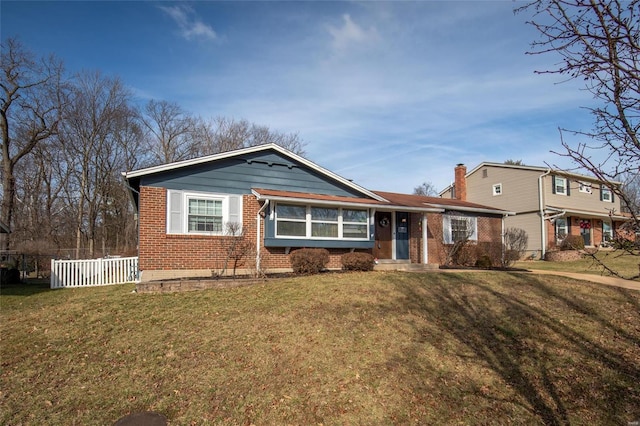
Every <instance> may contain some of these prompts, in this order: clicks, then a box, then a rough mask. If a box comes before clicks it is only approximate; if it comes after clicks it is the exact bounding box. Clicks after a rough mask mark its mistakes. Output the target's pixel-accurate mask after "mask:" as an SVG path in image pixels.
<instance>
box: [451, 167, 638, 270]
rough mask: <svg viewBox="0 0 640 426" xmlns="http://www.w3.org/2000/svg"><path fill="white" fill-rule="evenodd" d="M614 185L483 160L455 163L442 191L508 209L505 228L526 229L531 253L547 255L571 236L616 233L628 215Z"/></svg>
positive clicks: (591, 242) (594, 241)
mask: <svg viewBox="0 0 640 426" xmlns="http://www.w3.org/2000/svg"><path fill="white" fill-rule="evenodd" d="M611 185H616V186H618V185H620V183H619V182H608V183H607V184H604V183H603V182H600V181H598V180H597V179H595V178H593V177H589V176H583V175H579V174H574V173H567V172H563V171H560V170H553V169H551V168H548V167H535V166H523V165H511V164H501V163H486V162H485V163H481V164H479V165H478V166H476V167H475V168H473V169H472V170H471V171H469V172H467V168H466V166H464V165H463V164H459V165H458V166H457V167H456V168H455V181H454V183H453V184H452V185H450V186H449V187H447V188H445V189H444V190H443V191H442V192H441V193H440V196H441V197H443V198H453V199H458V200H465V201H471V202H473V203H478V204H483V205H487V206H491V207H494V208H497V209H504V210H510V211H513V212H515V213H516V215H515V216H509V217H507V218H506V220H505V225H506V226H507V227H515V228H521V229H524V230H525V231H526V232H527V234H528V237H529V244H528V248H527V251H528V253H527V255H528V256H530V257H535V258H540V257H544V254H545V252H546V251H547V250H549V249H552V248H554V247H556V246H558V245H560V244H561V242H562V240H563V239H564V238H565V237H566V236H567V235H581V236H582V238H583V239H584V243H585V246H588V247H597V246H601V245H603V244H605V245H606V242H607V241H608V240H610V239H611V238H613V236H614V235H615V234H616V230H617V229H619V227H620V226H621V225H622V224H623V223H624V221H626V220H628V218H627V217H626V216H624V215H622V214H621V211H620V201H619V200H618V198H617V197H615V196H614V193H613V191H612V190H611Z"/></svg>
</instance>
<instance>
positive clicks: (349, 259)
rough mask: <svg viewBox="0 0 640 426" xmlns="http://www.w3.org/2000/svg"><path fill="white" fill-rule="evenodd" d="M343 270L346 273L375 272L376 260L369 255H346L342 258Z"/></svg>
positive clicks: (357, 253)
mask: <svg viewBox="0 0 640 426" xmlns="http://www.w3.org/2000/svg"><path fill="white" fill-rule="evenodd" d="M340 262H341V263H342V269H344V270H345V271H373V266H374V265H375V258H374V257H373V255H371V254H369V253H363V252H353V253H345V254H343V255H342V257H341V258H340Z"/></svg>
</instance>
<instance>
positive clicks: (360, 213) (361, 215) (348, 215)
mask: <svg viewBox="0 0 640 426" xmlns="http://www.w3.org/2000/svg"><path fill="white" fill-rule="evenodd" d="M368 218H369V214H368V213H367V211H366V210H347V209H345V210H342V220H343V221H345V222H362V223H366V222H367V219H368Z"/></svg>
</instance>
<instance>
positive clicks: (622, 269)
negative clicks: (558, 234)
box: [514, 251, 640, 279]
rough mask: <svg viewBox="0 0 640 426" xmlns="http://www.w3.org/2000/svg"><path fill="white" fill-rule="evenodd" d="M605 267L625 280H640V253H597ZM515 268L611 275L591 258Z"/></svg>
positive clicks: (533, 262)
mask: <svg viewBox="0 0 640 426" xmlns="http://www.w3.org/2000/svg"><path fill="white" fill-rule="evenodd" d="M596 256H597V257H598V259H600V260H601V261H602V262H603V263H604V264H605V265H607V266H608V267H610V268H611V269H613V270H614V271H616V272H618V273H619V274H621V275H622V276H623V277H624V278H627V279H629V278H631V277H636V278H635V279H638V277H637V276H638V272H639V270H638V264H639V263H640V253H637V254H636V255H635V256H634V255H630V254H623V253H621V252H620V251H615V252H614V251H599V252H598V253H596ZM514 267H516V268H524V269H543V270H547V271H565V272H577V273H582V274H595V275H610V274H609V273H608V272H607V271H605V270H604V268H603V267H602V266H601V265H600V264H598V262H595V261H594V260H593V259H590V258H589V257H584V258H583V259H581V260H577V261H573V262H548V261H544V260H536V261H523V262H516V263H515V265H514Z"/></svg>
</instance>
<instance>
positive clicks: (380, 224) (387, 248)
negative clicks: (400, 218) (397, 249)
mask: <svg viewBox="0 0 640 426" xmlns="http://www.w3.org/2000/svg"><path fill="white" fill-rule="evenodd" d="M392 249H393V244H392V241H391V212H376V243H375V245H374V246H373V256H374V257H375V258H377V259H391V258H392V257H393V256H392V255H393V253H392Z"/></svg>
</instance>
